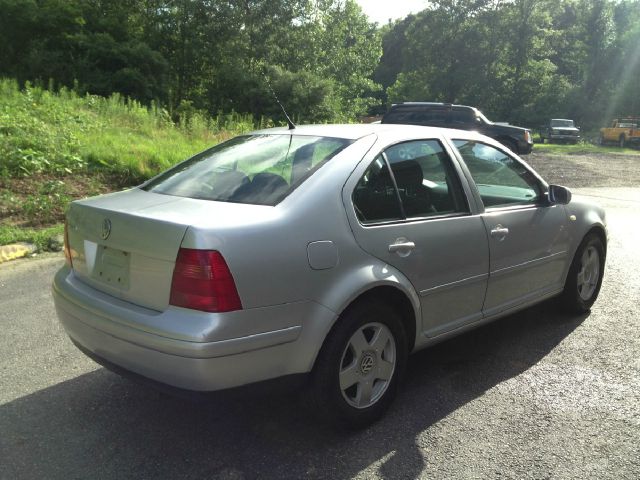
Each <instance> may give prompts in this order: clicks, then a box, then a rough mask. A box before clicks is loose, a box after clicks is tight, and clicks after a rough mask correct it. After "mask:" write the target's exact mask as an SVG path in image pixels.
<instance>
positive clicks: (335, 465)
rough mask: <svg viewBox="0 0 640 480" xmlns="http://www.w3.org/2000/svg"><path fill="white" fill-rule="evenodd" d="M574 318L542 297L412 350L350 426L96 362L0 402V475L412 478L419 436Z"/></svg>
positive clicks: (537, 356)
mask: <svg viewBox="0 0 640 480" xmlns="http://www.w3.org/2000/svg"><path fill="white" fill-rule="evenodd" d="M585 318H586V316H580V317H566V316H563V315H560V314H558V313H556V312H555V310H554V306H553V305H552V304H550V303H545V304H542V305H539V306H537V307H534V308H531V309H528V310H526V311H524V312H521V313H518V314H516V315H512V316H510V317H507V318H504V319H502V320H499V321H497V322H495V323H493V324H491V325H488V326H485V327H482V328H480V329H477V330H475V331H472V332H470V333H467V334H465V335H462V336H460V337H458V338H455V339H452V340H449V341H447V342H444V343H442V344H439V345H437V346H435V347H433V348H430V349H428V350H425V351H423V352H419V353H417V354H415V355H413V356H412V357H411V359H410V361H409V365H408V369H407V373H406V376H405V379H404V386H403V388H402V389H401V392H400V394H399V395H398V398H397V399H396V402H395V403H394V405H393V406H392V408H391V410H390V411H389V412H388V413H387V415H386V416H385V417H384V418H383V419H382V420H381V421H379V422H378V423H376V424H374V425H372V426H371V427H369V428H367V429H365V430H362V431H359V432H351V433H344V432H336V431H334V430H332V429H330V428H329V427H328V426H325V425H322V424H320V423H319V422H318V421H317V420H316V419H314V418H313V417H312V415H310V410H309V408H308V407H307V406H306V404H305V402H304V397H303V396H300V395H287V396H285V395H282V394H277V395H268V394H264V393H260V394H257V393H256V394H254V393H252V391H251V389H247V390H246V391H245V392H244V394H243V396H241V397H240V396H238V395H222V394H221V395H219V396H213V397H211V398H210V399H209V400H208V401H207V402H194V401H191V400H187V399H182V398H176V397H172V396H168V395H166V394H163V393H160V392H158V391H156V390H153V389H150V388H148V387H144V386H141V385H138V384H136V383H134V382H131V381H129V380H125V379H122V378H120V377H118V376H117V375H114V374H112V373H111V372H109V371H107V370H105V369H99V370H96V371H94V372H91V373H87V374H84V375H81V376H79V377H77V378H74V379H72V380H68V381H65V382H62V383H60V384H57V385H55V386H52V387H49V388H46V389H44V390H41V391H38V392H35V393H33V394H31V395H28V396H25V397H22V398H19V399H17V400H15V401H12V402H9V403H7V404H5V405H2V406H0V459H2V461H0V478H49V479H55V478H65V479H67V478H118V479H122V478H229V479H248V478H351V477H353V476H355V475H357V474H358V472H360V471H362V470H364V469H366V468H368V467H370V466H371V465H373V464H375V466H374V468H376V469H377V474H378V475H379V476H380V477H383V478H415V477H417V476H419V475H420V472H422V470H423V469H424V468H425V464H426V462H429V458H428V457H425V454H424V451H423V450H421V449H420V448H419V447H418V445H417V437H418V436H420V435H422V434H423V432H424V431H425V430H427V429H429V427H431V426H433V425H434V424H435V423H437V422H438V421H439V420H441V419H443V418H445V417H447V416H448V415H450V414H451V413H453V412H455V411H456V410H457V409H458V408H460V407H461V406H463V405H465V404H467V403H468V402H470V401H472V400H474V399H476V398H478V397H480V396H482V395H483V393H484V392H486V391H487V390H489V389H491V388H493V387H495V386H496V385H498V384H500V383H502V382H504V381H505V380H508V379H510V378H513V377H515V376H517V375H519V374H521V373H522V372H525V371H526V370H528V369H529V368H530V367H532V366H533V365H535V364H536V363H537V362H538V361H540V360H541V359H542V358H543V357H544V356H546V355H547V354H548V353H549V352H551V351H552V350H553V349H554V347H556V346H557V345H558V344H559V343H560V342H562V341H563V339H564V338H566V337H567V336H568V335H569V334H571V332H573V330H574V329H575V328H577V327H578V326H579V325H580V324H581V323H582V322H583V321H584V319H585ZM491 414H492V412H487V415H491ZM428 434H429V433H427V435H428ZM427 455H428V453H427ZM376 462H377V463H376Z"/></svg>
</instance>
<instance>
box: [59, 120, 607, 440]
mask: <svg viewBox="0 0 640 480" xmlns="http://www.w3.org/2000/svg"><path fill="white" fill-rule="evenodd" d="M606 243H607V232H606V226H605V215H604V212H603V210H602V209H601V208H599V207H598V206H595V205H593V204H590V203H587V202H586V201H583V200H580V199H578V198H573V199H572V196H571V193H570V192H569V190H568V189H566V188H564V187H561V186H556V185H548V184H547V183H546V182H545V181H544V180H543V179H542V178H540V177H539V176H538V175H537V174H536V173H535V172H534V171H533V170H532V169H531V168H530V167H529V166H528V165H527V164H526V163H524V162H523V161H522V160H520V159H519V158H518V157H517V156H516V155H514V154H513V153H511V152H510V151H509V150H507V149H505V148H504V147H503V146H502V145H500V144H499V143H496V142H495V141H493V140H491V139H490V138H487V137H484V136H482V135H479V134H477V133H474V132H463V131H457V130H445V129H437V128H428V127H414V126H400V125H323V126H305V127H297V128H295V129H291V130H287V129H280V128H279V129H270V130H262V131H257V132H253V133H251V134H247V135H243V136H240V137H237V138H234V139H232V140H230V141H228V142H225V143H222V144H220V145H218V146H215V147H213V148H211V149H209V150H206V151H204V152H202V153H200V154H198V155H196V156H194V157H192V158H190V159H188V160H186V161H184V162H182V163H180V164H178V165H177V166H175V167H173V168H171V169H170V170H167V171H166V172H164V173H162V174H160V175H158V176H157V177H155V178H153V179H151V180H149V181H148V182H146V183H144V184H143V185H141V186H139V187H137V188H132V189H130V190H127V191H123V192H118V193H112V194H109V195H103V196H100V197H95V198H90V199H86V200H81V201H76V202H73V203H72V204H71V206H70V208H69V211H68V213H67V221H66V230H65V253H66V258H67V261H66V265H65V266H64V267H63V268H62V269H61V270H60V271H59V272H58V274H57V275H56V277H55V279H54V283H53V293H54V299H55V304H56V309H57V313H58V316H59V318H60V321H61V322H62V324H63V325H64V328H65V329H66V331H67V332H68V334H69V336H70V337H71V339H72V341H73V342H74V343H75V344H76V345H77V346H78V347H79V348H80V349H81V350H83V351H84V352H85V353H87V354H88V355H89V356H91V357H92V358H94V359H96V360H97V361H99V362H100V363H102V364H104V365H106V366H108V367H111V368H114V369H115V370H117V371H120V372H130V373H133V374H134V375H137V376H141V377H146V378H147V379H151V380H153V381H156V382H160V383H163V384H168V385H171V386H173V387H178V388H181V389H189V390H196V391H212V390H220V389H226V388H231V387H236V386H240V385H245V384H249V383H253V382H258V381H262V380H268V379H274V378H277V377H284V376H294V375H304V376H305V377H306V378H308V379H309V380H310V382H309V389H310V391H311V393H312V397H313V398H314V399H315V400H316V402H317V406H318V410H319V411H321V412H322V413H324V414H325V415H326V416H327V417H328V418H329V419H331V420H332V421H334V422H335V423H337V424H339V425H343V426H352V427H359V426H363V425H366V424H368V423H370V422H372V421H374V420H376V419H377V418H379V417H380V416H381V415H382V414H383V412H384V411H385V409H386V408H387V407H388V406H389V405H390V403H391V401H392V400H393V398H394V396H395V394H396V392H397V390H398V382H399V378H400V377H401V374H402V371H403V369H404V368H405V364H406V361H407V357H408V354H409V353H411V352H415V351H417V350H419V349H422V348H424V347H427V346H429V345H432V344H434V343H436V342H439V341H442V340H443V339H446V338H449V337H451V336H453V335H458V334H459V333H462V332H464V331H466V330H469V329H471V328H475V327H478V326H479V325H482V324H484V323H486V322H489V321H492V320H495V319H496V318H499V317H502V316H504V315H508V314H511V313H513V312H515V311H517V310H520V309H522V308H525V307H528V306H530V305H532V304H535V303H538V302H540V301H542V300H545V299H548V298H550V297H554V296H558V297H559V302H558V303H559V305H561V306H562V307H564V308H565V309H567V310H569V311H571V312H586V311H588V310H589V308H590V307H591V305H592V304H593V302H594V301H595V300H596V297H597V296H598V292H599V290H600V285H601V282H602V274H603V272H604V262H605V255H606Z"/></svg>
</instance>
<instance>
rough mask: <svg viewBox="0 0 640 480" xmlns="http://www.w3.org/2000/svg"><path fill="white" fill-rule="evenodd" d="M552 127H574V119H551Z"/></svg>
mask: <svg viewBox="0 0 640 480" xmlns="http://www.w3.org/2000/svg"><path fill="white" fill-rule="evenodd" d="M551 126H552V127H573V120H551Z"/></svg>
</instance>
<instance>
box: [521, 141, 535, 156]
mask: <svg viewBox="0 0 640 480" xmlns="http://www.w3.org/2000/svg"><path fill="white" fill-rule="evenodd" d="M532 151H533V143H526V142H520V143H519V144H518V154H520V155H528V154H530V153H531V152H532Z"/></svg>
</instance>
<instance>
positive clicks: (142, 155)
mask: <svg viewBox="0 0 640 480" xmlns="http://www.w3.org/2000/svg"><path fill="white" fill-rule="evenodd" d="M176 113H177V117H178V120H179V122H178V124H177V125H175V124H174V123H173V122H172V119H171V116H170V115H169V113H168V112H167V111H166V110H164V109H162V108H160V107H158V106H157V105H155V104H152V106H151V107H150V108H147V107H145V106H143V105H141V104H140V103H138V102H136V101H133V100H129V99H126V98H124V97H122V96H121V95H119V94H114V95H112V96H111V97H109V98H104V97H98V96H92V95H86V96H80V95H78V94H77V93H76V92H74V91H71V90H67V89H64V88H63V89H61V90H60V91H59V92H53V91H51V90H47V89H43V88H41V87H39V86H32V85H26V87H25V88H24V89H23V90H20V89H19V88H18V85H17V83H16V82H15V81H12V80H0V175H2V176H29V175H33V174H52V175H54V176H63V175H69V174H73V173H87V172H91V171H94V170H99V171H101V172H105V173H109V174H115V175H118V176H121V177H123V176H124V177H127V178H130V179H131V181H132V182H136V181H140V180H143V179H145V178H148V177H150V176H152V175H154V174H156V173H158V172H159V171H161V170H164V169H166V168H167V167H169V166H170V165H173V164H175V163H176V162H178V161H180V160H183V159H185V158H187V157H189V156H190V155H192V154H194V153H197V152H198V151H200V150H203V149H204V148H205V147H207V146H210V145H213V144H215V143H217V142H219V141H220V140H223V139H226V138H228V137H230V136H233V135H236V134H239V133H242V132H245V131H248V130H251V129H252V128H254V126H255V122H254V120H253V118H252V117H251V116H249V115H238V114H235V113H231V114H226V115H222V114H219V115H218V116H217V117H215V118H210V117H208V116H207V115H205V114H203V113H202V112H200V111H197V110H195V109H193V108H187V106H185V107H184V108H182V109H181V110H179V111H178V112H176ZM260 123H267V122H265V121H263V120H261V122H260Z"/></svg>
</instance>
